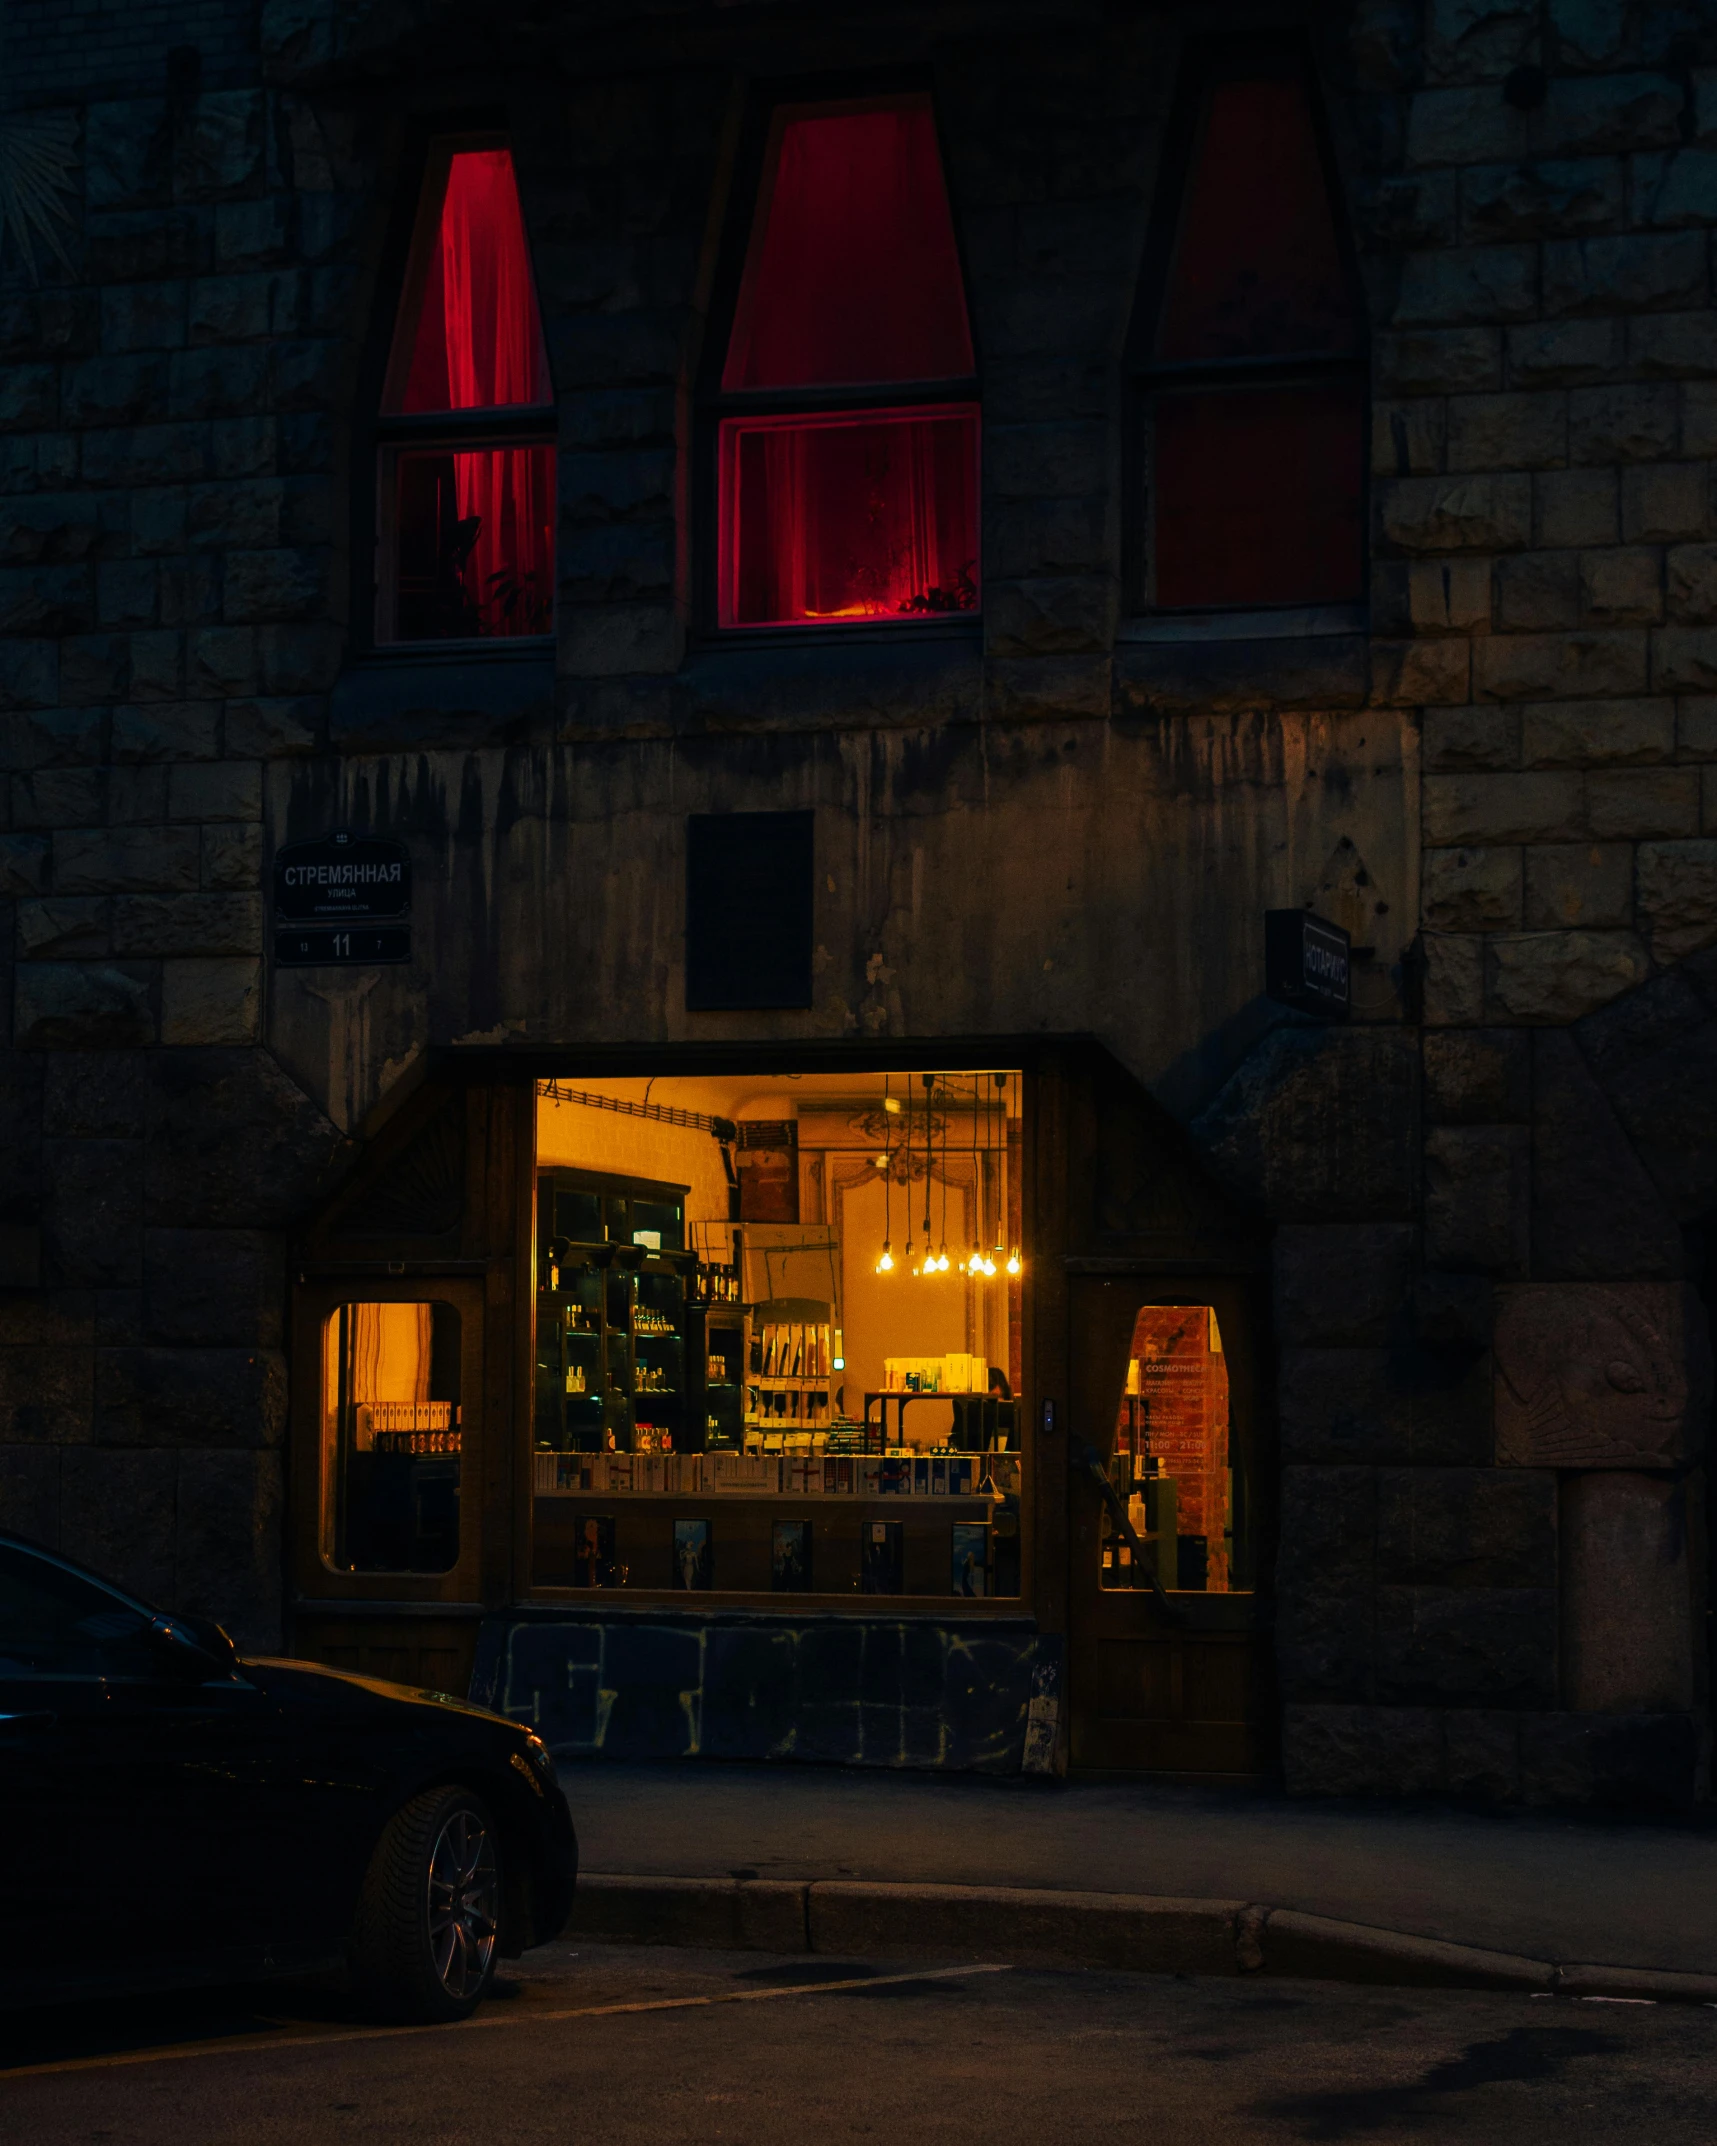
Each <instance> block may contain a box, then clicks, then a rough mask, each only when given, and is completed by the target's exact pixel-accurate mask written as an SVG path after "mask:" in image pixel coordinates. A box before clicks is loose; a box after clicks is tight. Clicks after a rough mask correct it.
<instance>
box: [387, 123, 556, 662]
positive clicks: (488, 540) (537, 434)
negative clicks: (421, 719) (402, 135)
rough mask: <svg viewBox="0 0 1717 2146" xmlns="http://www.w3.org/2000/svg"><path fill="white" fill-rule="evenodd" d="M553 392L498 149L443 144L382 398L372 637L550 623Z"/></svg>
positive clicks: (513, 195)
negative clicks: (378, 530) (378, 548)
mask: <svg viewBox="0 0 1717 2146" xmlns="http://www.w3.org/2000/svg"><path fill="white" fill-rule="evenodd" d="M553 394H554V391H553V389H552V387H551V385H550V382H549V371H548V352H547V349H546V348H545V346H544V343H543V331H542V321H541V318H540V316H539V314H538V311H537V297H536V287H535V284H534V282H533V280H532V277H531V261H530V250H529V247H528V246H527V244H526V240H525V225H524V218H523V216H522V215H521V214H520V210H519V190H518V185H517V183H516V181H515V179H514V176H513V159H512V156H511V153H510V152H509V151H508V150H507V149H506V148H505V147H502V146H495V145H489V146H482V147H467V146H465V145H464V144H463V143H460V144H457V145H456V144H451V143H448V144H443V145H441V147H440V150H439V153H438V154H436V155H433V156H432V158H431V161H430V171H429V178H428V182H427V184H426V186H425V188H424V199H423V206H422V209H421V210H420V212H419V215H418V226H417V231H416V234H415V237H414V241H413V244H412V250H411V256H410V262H409V265H408V268H407V271H406V283H405V293H404V296H403V298H402V299H401V302H400V311H399V320H398V323H397V325H396V327H395V330H394V340H393V351H392V355H391V357H390V359H389V362H388V370H387V381H386V385H385V387H384V390H383V394H382V417H381V423H380V426H379V434H380V438H381V442H382V445H381V452H380V467H379V472H378V480H379V499H378V509H379V528H380V531H381V539H382V541H381V545H380V552H379V562H378V563H379V573H378V588H377V607H376V608H377V617H376V638H377V639H378V640H379V641H450V640H491V639H497V638H500V639H514V638H517V637H518V636H520V635H526V634H546V633H548V632H549V631H550V630H551V628H552V626H553V624H554V514H555V478H554V446H553V438H554V411H553Z"/></svg>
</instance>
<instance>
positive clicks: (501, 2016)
mask: <svg viewBox="0 0 1717 2146" xmlns="http://www.w3.org/2000/svg"><path fill="white" fill-rule="evenodd" d="M1008 1971H1009V1966H1008V1963H1007V1962H1006V1961H984V1962H974V1963H973V1964H972V1965H971V1966H969V1967H920V1968H916V1969H914V1970H912V1971H911V1972H909V1973H904V1974H898V1975H854V1976H851V1977H850V1978H848V1979H847V1980H844V1981H841V1982H786V1983H780V1984H777V1985H776V1986H774V1987H773V1988H770V1989H748V1990H711V1991H709V1992H708V1993H707V1994H706V1995H704V1996H700V1997H645V1998H640V1999H638V2000H636V2001H635V2002H633V2003H629V2004H580V2005H569V2006H567V2007H566V2008H565V2009H564V2010H557V2011H553V2012H528V2011H527V2012H515V2011H513V2010H512V2009H510V2008H507V2009H498V2010H496V2011H493V2012H488V2013H485V2014H484V2015H483V2017H482V2018H480V2019H461V2020H454V2021H452V2022H451V2023H450V2024H447V2025H443V2026H429V2027H349V2028H343V2029H342V2030H341V2031H340V2032H339V2033H337V2034H298V2035H293V2034H243V2035H237V2034H235V2035H232V2036H229V2037H228V2039H227V2040H225V2041H216V2042H182V2043H175V2044H172V2045H170V2046H168V2047H166V2048H163V2049H121V2050H116V2051H115V2052H113V2053H112V2054H111V2055H109V2056H100V2057H66V2058H63V2059H62V2060H61V2061H60V2062H59V2063H57V2064H19V2065H16V2066H12V2067H0V2082H4V2081H5V2080H8V2079H41V2078H46V2077H48V2076H50V2075H51V2074H53V2073H56V2072H80V2071H113V2070H117V2069H118V2068H119V2067H120V2066H121V2065H130V2064H166V2063H177V2062H180V2061H182V2060H183V2059H186V2058H189V2057H224V2056H247V2055H251V2054H253V2053H255V2052H256V2051H259V2050H265V2049H328V2048H333V2047H336V2046H338V2045H339V2044H340V2043H343V2042H384V2041H397V2040H399V2039H401V2038H402V2037H404V2036H410V2035H423V2034H469V2033H474V2032H475V2031H476V2030H477V2029H479V2028H481V2027H540V2026H546V2025H548V2024H549V2023H550V2022H551V2021H554V2020H562V2019H607V2018H611V2017H613V2016H615V2015H616V2014H619V2013H623V2012H683V2011H689V2010H692V2009H693V2008H695V2007H697V2006H700V2005H703V2006H707V2005H717V2004H762V2003H765V2002H766V2001H767V2000H769V1999H770V1998H773V1997H832V1996H835V1995H837V1994H838V1993H839V1992H840V1991H842V1990H876V1989H886V1988H888V1987H889V1985H890V1984H892V1983H896V1982H948V1981H952V1980H953V1979H954V1978H955V1977H956V1976H958V1975H1005V1974H1007V1973H1008ZM287 2024H288V2023H287V2022H286V2021H284V2020H283V2021H282V2022H281V2025H282V2026H283V2027H284V2026H286V2025H287Z"/></svg>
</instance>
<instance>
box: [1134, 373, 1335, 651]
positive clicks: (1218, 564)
mask: <svg viewBox="0 0 1717 2146" xmlns="http://www.w3.org/2000/svg"><path fill="white" fill-rule="evenodd" d="M1363 442H1364V398H1363V392H1362V390H1361V389H1360V388H1358V387H1357V386H1347V385H1331V386H1327V387H1283V388H1245V389H1238V388H1234V389H1212V390H1201V391H1198V392H1192V393H1177V394H1161V395H1158V397H1157V398H1156V474H1155V492H1156V514H1155V523H1156V601H1157V602H1158V604H1159V605H1162V606H1163V607H1165V608H1167V609H1174V608H1175V607H1177V606H1182V605H1202V604H1284V603H1339V602H1345V601H1350V600H1354V599H1357V598H1358V597H1359V595H1360V594H1361V573H1362V560H1363V546H1362V542H1361V537H1362V529H1361V512H1362V498H1363V466H1364V465H1363V459H1362V454H1363Z"/></svg>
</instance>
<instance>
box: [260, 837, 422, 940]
mask: <svg viewBox="0 0 1717 2146" xmlns="http://www.w3.org/2000/svg"><path fill="white" fill-rule="evenodd" d="M410 915H411V855H410V852H409V851H408V850H407V849H406V846H405V844H404V843H403V842H395V841H393V840H391V839H390V838H389V837H388V836H386V835H356V834H348V833H344V832H337V833H334V834H327V835H319V836H317V837H316V839H315V840H314V841H310V842H289V843H288V844H287V845H286V846H285V848H283V849H281V850H279V851H277V852H276V853H275V859H274V959H275V961H276V963H277V964H278V965H279V966H280V967H282V968H289V969H294V968H296V969H304V968H348V967H358V966H363V967H369V966H371V965H372V964H374V963H376V962H383V961H409V960H410V959H411V924H410V922H409V919H410Z"/></svg>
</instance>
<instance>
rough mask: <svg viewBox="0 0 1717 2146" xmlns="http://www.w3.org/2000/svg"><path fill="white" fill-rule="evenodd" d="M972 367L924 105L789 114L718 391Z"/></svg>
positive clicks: (949, 375) (921, 375) (929, 374)
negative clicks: (795, 115) (720, 386)
mask: <svg viewBox="0 0 1717 2146" xmlns="http://www.w3.org/2000/svg"><path fill="white" fill-rule="evenodd" d="M971 370H972V331H971V328H970V327H969V325H968V324H967V320H966V294H965V290H964V287H963V285H962V282H961V277H960V257H959V254H958V252H957V251H956V249H955V245H954V219H953V217H952V216H951V215H950V214H949V210H948V189H947V187H946V186H945V185H944V184H943V181H942V159H941V156H940V153H939V152H938V150H937V147H936V127H935V122H934V120H933V119H932V117H931V112H930V106H929V104H928V102H926V101H925V100H923V99H921V98H912V99H909V100H904V101H901V102H898V103H892V104H887V105H882V106H877V107H873V108H872V109H870V110H868V111H863V110H861V111H840V112H827V113H813V114H806V115H800V116H797V117H794V116H790V115H783V116H782V117H781V118H780V119H778V120H777V122H776V128H775V139H774V156H773V161H772V166H771V168H770V169H769V171H768V174H767V176H766V178H765V180H764V185H763V194H762V197H761V199H760V200H759V202H758V206H757V218H756V223H755V227H754V230H753V234H752V240H751V249H750V253H749V255H748V257H747V259H746V264H745V277H744V281H743V283H742V285H741V288H740V294H739V306H738V309H737V311H736V313H735V315H734V323H733V338H732V341H731V342H730V343H729V345H728V352H727V365H726V368H725V369H724V371H723V373H722V379H721V384H722V386H723V387H724V388H728V389H735V388H774V387H827V386H831V385H834V384H836V383H846V382H852V383H853V384H855V385H857V384H859V383H871V382H880V381H896V380H943V379H963V378H964V377H966V375H968V374H969V373H970V372H971Z"/></svg>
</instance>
